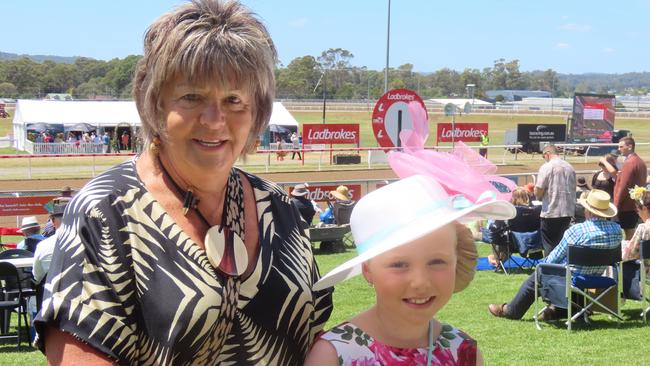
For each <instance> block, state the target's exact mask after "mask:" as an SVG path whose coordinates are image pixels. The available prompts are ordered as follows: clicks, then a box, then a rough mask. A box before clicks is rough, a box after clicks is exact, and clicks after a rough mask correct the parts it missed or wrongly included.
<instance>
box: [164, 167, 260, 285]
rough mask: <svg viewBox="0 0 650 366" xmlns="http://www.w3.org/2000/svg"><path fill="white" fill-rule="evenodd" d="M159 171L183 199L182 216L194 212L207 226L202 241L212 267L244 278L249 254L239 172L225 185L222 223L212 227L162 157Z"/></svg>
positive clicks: (230, 176)
mask: <svg viewBox="0 0 650 366" xmlns="http://www.w3.org/2000/svg"><path fill="white" fill-rule="evenodd" d="M158 164H159V165H160V170H161V171H162V173H163V175H164V176H165V178H167V180H168V181H169V182H170V183H171V184H172V185H173V186H174V189H175V190H176V193H177V194H178V195H180V196H181V197H182V198H183V215H187V213H188V212H189V210H192V211H193V212H195V213H196V215H197V216H198V217H199V218H200V219H201V221H203V223H204V224H205V225H206V226H207V227H208V230H207V232H206V234H205V238H204V239H203V244H204V246H205V253H206V256H207V257H208V261H209V262H210V264H211V265H212V266H213V267H214V268H216V269H217V270H218V271H219V272H221V274H224V275H226V276H230V277H238V276H241V275H242V273H244V271H246V268H247V267H248V251H247V250H246V245H245V244H244V240H243V239H242V238H244V237H245V235H244V217H245V216H244V191H243V189H242V184H241V181H240V178H239V174H237V172H236V171H232V170H231V172H230V174H229V176H228V182H227V184H226V195H225V197H224V202H223V212H222V214H221V223H220V224H219V225H211V224H210V222H209V221H208V219H206V218H205V216H204V215H203V213H202V212H201V210H199V199H198V198H196V196H194V190H193V189H192V187H191V186H190V187H188V189H187V190H183V189H182V188H181V187H180V186H179V185H178V183H176V181H175V180H174V179H173V178H172V176H171V175H170V174H169V172H168V171H167V169H166V168H165V165H163V163H162V161H161V160H160V157H158Z"/></svg>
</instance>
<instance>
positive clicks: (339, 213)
mask: <svg viewBox="0 0 650 366" xmlns="http://www.w3.org/2000/svg"><path fill="white" fill-rule="evenodd" d="M330 194H331V195H332V197H334V198H335V199H336V201H334V204H333V205H332V206H333V211H334V220H335V221H336V224H337V225H345V224H349V223H350V215H351V214H352V208H354V204H355V203H356V202H355V201H354V200H353V199H352V195H351V194H350V191H349V189H348V187H346V186H342V185H341V186H338V187H336V190H335V191H330Z"/></svg>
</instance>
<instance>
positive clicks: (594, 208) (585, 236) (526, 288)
mask: <svg viewBox="0 0 650 366" xmlns="http://www.w3.org/2000/svg"><path fill="white" fill-rule="evenodd" d="M578 203H579V204H580V205H582V206H584V208H585V218H586V220H585V222H583V223H580V224H576V225H573V226H571V227H569V228H568V229H567V230H566V231H565V232H564V235H563V236H562V240H561V241H560V243H559V244H558V245H557V246H556V247H555V248H554V249H553V250H552V251H551V253H550V254H549V255H548V257H546V259H545V260H544V262H545V263H566V261H567V248H568V246H569V245H574V246H582V247H586V246H588V247H597V248H602V249H611V248H615V247H617V246H618V245H619V244H620V243H621V239H622V235H621V227H620V225H619V224H618V223H617V222H614V221H609V220H607V219H609V218H611V217H614V216H616V213H617V210H616V206H614V205H613V204H612V203H611V202H610V196H609V194H608V193H607V192H605V191H601V190H597V189H593V190H591V191H590V192H589V193H588V194H587V197H586V199H580V200H578ZM605 269H606V267H604V266H589V267H577V268H574V269H573V273H574V274H581V275H601V274H602V273H603V272H604V271H605ZM534 301H535V273H533V274H531V275H530V276H529V277H528V279H527V280H526V281H524V283H523V284H522V285H521V287H520V288H519V292H517V295H515V297H514V299H512V300H511V301H510V302H509V303H503V304H490V305H489V306H488V310H489V311H490V313H491V314H492V315H494V316H496V317H503V318H508V319H521V318H522V317H523V316H524V314H525V313H526V311H528V309H529V308H530V306H531V305H532V304H533V302H534ZM558 310H559V309H555V308H551V307H549V308H548V309H547V310H545V311H544V313H543V314H542V318H543V320H546V321H548V320H553V319H558V318H560V317H561V316H562V315H563V314H561V311H558Z"/></svg>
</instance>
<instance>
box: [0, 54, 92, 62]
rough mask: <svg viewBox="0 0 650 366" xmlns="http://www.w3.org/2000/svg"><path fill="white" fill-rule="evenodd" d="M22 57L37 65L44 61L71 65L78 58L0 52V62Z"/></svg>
mask: <svg viewBox="0 0 650 366" xmlns="http://www.w3.org/2000/svg"><path fill="white" fill-rule="evenodd" d="M22 57H27V58H30V59H32V61H34V62H39V63H42V62H44V61H54V62H56V63H62V64H73V63H74V61H75V60H76V59H78V58H79V57H80V56H72V57H65V56H52V55H19V54H16V53H8V52H2V51H0V61H4V60H15V59H17V58H22Z"/></svg>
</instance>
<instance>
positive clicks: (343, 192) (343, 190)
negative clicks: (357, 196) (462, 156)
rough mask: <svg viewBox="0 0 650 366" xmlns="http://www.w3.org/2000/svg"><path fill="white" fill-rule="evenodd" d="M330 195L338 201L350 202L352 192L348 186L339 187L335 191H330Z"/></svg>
mask: <svg viewBox="0 0 650 366" xmlns="http://www.w3.org/2000/svg"><path fill="white" fill-rule="evenodd" d="M330 194H331V195H332V196H334V198H336V199H337V200H341V201H348V200H349V199H350V190H348V187H346V186H338V187H336V190H335V191H330Z"/></svg>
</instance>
